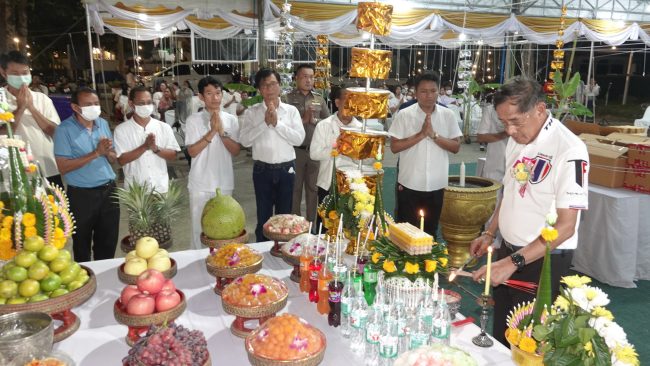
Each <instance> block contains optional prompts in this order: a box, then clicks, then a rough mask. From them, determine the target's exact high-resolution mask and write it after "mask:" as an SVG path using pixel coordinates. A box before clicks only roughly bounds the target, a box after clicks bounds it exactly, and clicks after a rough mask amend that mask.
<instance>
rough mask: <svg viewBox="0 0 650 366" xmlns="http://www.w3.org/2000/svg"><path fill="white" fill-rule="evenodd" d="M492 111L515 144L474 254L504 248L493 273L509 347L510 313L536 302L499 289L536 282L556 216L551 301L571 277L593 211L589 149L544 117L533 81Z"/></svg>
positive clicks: (498, 315)
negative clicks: (583, 223)
mask: <svg viewBox="0 0 650 366" xmlns="http://www.w3.org/2000/svg"><path fill="white" fill-rule="evenodd" d="M494 105H495V108H496V112H497V115H498V116H499V119H500V120H501V122H502V123H503V125H504V127H505V132H506V133H507V134H508V136H509V137H510V138H509V140H508V145H507V147H506V153H505V154H506V173H505V176H504V178H503V198H502V200H501V203H500V204H499V205H498V206H497V208H496V210H495V213H494V215H493V219H492V221H491V222H490V224H489V225H488V227H487V228H486V230H485V231H484V232H483V233H482V234H481V236H480V237H478V238H477V239H475V240H474V241H473V242H472V244H471V247H470V254H471V255H472V256H474V257H480V256H482V255H483V254H485V252H486V251H487V248H488V247H489V246H490V245H491V244H492V242H493V240H494V237H495V235H496V234H497V230H499V231H500V233H501V235H502V236H503V241H502V245H501V247H500V248H499V249H498V250H497V256H496V258H497V260H496V262H494V263H493V264H492V269H491V284H492V286H495V287H494V301H495V308H494V330H493V336H494V337H495V338H496V339H497V340H499V341H500V342H501V343H503V344H507V343H506V339H505V330H506V316H507V314H508V312H509V311H510V310H511V309H512V308H513V307H514V306H515V305H517V304H519V303H522V302H524V301H532V300H533V298H534V295H531V294H528V293H525V292H522V291H519V290H516V289H512V288H510V287H507V286H504V285H502V284H503V283H504V282H505V281H506V280H508V279H517V280H521V281H527V282H534V283H538V281H539V278H540V273H541V268H542V262H543V260H542V258H543V257H544V253H545V248H546V243H545V241H544V240H543V239H542V237H541V236H540V233H541V231H542V228H543V227H544V226H545V223H546V216H547V215H548V214H549V213H554V212H555V211H556V210H557V222H556V224H555V229H557V231H558V238H557V239H556V240H555V241H553V242H552V243H551V244H550V249H551V250H552V252H551V276H552V281H551V285H552V291H553V295H552V296H553V298H555V297H556V295H557V294H558V293H559V284H560V278H561V277H562V276H565V275H567V272H568V270H569V267H570V265H571V260H572V258H573V250H574V249H575V248H576V247H577V245H578V234H577V232H578V223H579V218H580V211H581V210H584V209H586V208H587V204H588V200H587V192H588V187H587V183H588V172H589V157H588V154H587V149H586V147H585V144H584V143H583V142H582V141H581V140H580V139H579V138H578V137H577V136H575V135H574V134H573V133H572V132H571V131H569V130H568V129H567V128H566V127H564V125H562V123H561V122H560V121H558V120H557V119H554V118H553V117H552V116H551V115H550V113H549V112H548V111H547V110H546V105H545V95H544V93H543V91H542V87H541V86H540V85H539V84H538V83H537V82H536V81H534V80H529V79H525V78H521V77H516V78H514V79H513V80H511V81H510V82H508V83H507V84H505V85H503V86H502V87H501V88H500V90H499V91H498V92H497V93H496V95H495V96H494ZM520 163H523V164H524V165H526V166H527V168H526V170H525V173H520V174H518V175H515V169H516V168H515V167H517V166H518V165H519V164H520ZM519 167H521V165H519ZM517 178H518V179H517ZM485 272H486V267H485V266H483V267H481V268H480V269H478V270H477V271H475V272H474V273H473V277H474V280H477V281H481V280H483V279H484V278H485Z"/></svg>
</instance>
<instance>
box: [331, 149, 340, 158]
mask: <svg viewBox="0 0 650 366" xmlns="http://www.w3.org/2000/svg"><path fill="white" fill-rule="evenodd" d="M330 154H331V155H332V157H333V158H335V157H337V156H339V151H338V150H336V149H334V150H332V152H331V153H330Z"/></svg>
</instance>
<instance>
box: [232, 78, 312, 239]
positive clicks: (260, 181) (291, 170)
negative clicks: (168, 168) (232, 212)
mask: <svg viewBox="0 0 650 366" xmlns="http://www.w3.org/2000/svg"><path fill="white" fill-rule="evenodd" d="M255 85H256V86H257V88H258V89H259V91H260V94H261V95H262V98H263V101H262V103H259V104H256V105H254V106H252V107H250V108H249V109H248V110H247V111H246V114H245V115H244V125H243V126H242V129H241V135H240V142H241V144H242V145H244V146H245V147H252V148H253V160H254V162H255V163H254V165H253V184H254V186H255V203H256V204H257V227H256V229H255V235H256V237H257V241H267V240H268V239H267V238H266V237H265V236H264V230H263V225H264V223H266V221H267V220H268V219H269V218H270V217H271V216H273V215H274V214H275V215H277V214H288V213H290V212H291V200H292V196H293V185H294V179H295V159H296V153H295V151H294V148H293V147H294V146H300V144H302V141H303V140H304V139H305V129H304V127H303V126H302V119H301V118H300V113H299V112H298V110H297V109H296V107H294V106H292V105H289V104H286V103H282V102H281V101H280V75H279V74H278V73H277V72H276V71H274V70H271V69H266V68H265V69H261V70H260V71H258V72H257V74H255Z"/></svg>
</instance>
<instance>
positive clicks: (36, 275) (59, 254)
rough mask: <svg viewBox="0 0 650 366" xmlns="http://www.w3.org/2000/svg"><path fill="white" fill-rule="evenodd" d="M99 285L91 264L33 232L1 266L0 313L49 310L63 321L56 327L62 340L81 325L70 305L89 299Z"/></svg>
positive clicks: (56, 331)
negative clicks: (88, 264) (86, 264)
mask: <svg viewBox="0 0 650 366" xmlns="http://www.w3.org/2000/svg"><path fill="white" fill-rule="evenodd" d="M96 289H97V281H96V278H95V274H94V273H93V271H92V270H91V269H90V268H88V267H85V266H82V265H80V264H79V263H76V262H75V261H74V260H73V259H72V255H71V254H70V252H69V251H68V250H65V249H61V250H59V249H57V248H56V247H55V246H53V245H49V244H47V245H46V244H45V243H44V241H43V239H42V238H40V237H38V236H33V237H31V238H27V239H25V241H24V243H23V249H22V250H20V251H19V252H18V253H17V254H16V256H15V257H14V258H13V259H11V260H10V261H9V262H7V263H5V265H4V266H3V267H2V268H1V270H0V314H9V313H13V312H22V311H39V312H43V313H47V314H50V316H52V318H54V319H55V320H58V321H60V323H57V324H58V326H56V327H55V330H54V341H55V342H59V341H61V340H63V339H65V338H67V337H69V336H70V335H72V333H74V332H75V331H76V330H77V329H78V328H79V325H80V321H79V318H77V316H76V315H75V314H74V313H73V312H72V311H71V309H72V308H74V307H75V306H78V305H81V304H83V303H84V302H86V300H88V299H89V298H90V297H91V296H92V295H93V294H94V293H95V290H96Z"/></svg>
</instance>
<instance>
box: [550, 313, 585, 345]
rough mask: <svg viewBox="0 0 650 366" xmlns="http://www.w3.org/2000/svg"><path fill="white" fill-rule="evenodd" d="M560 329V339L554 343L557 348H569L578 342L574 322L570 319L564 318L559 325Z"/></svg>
mask: <svg viewBox="0 0 650 366" xmlns="http://www.w3.org/2000/svg"><path fill="white" fill-rule="evenodd" d="M560 328H561V329H562V339H561V340H560V341H559V342H556V345H557V347H569V346H572V345H574V344H577V343H578V342H580V338H579V337H578V331H577V329H576V326H575V321H574V319H573V318H572V317H566V318H564V320H562V322H561V323H560Z"/></svg>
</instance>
